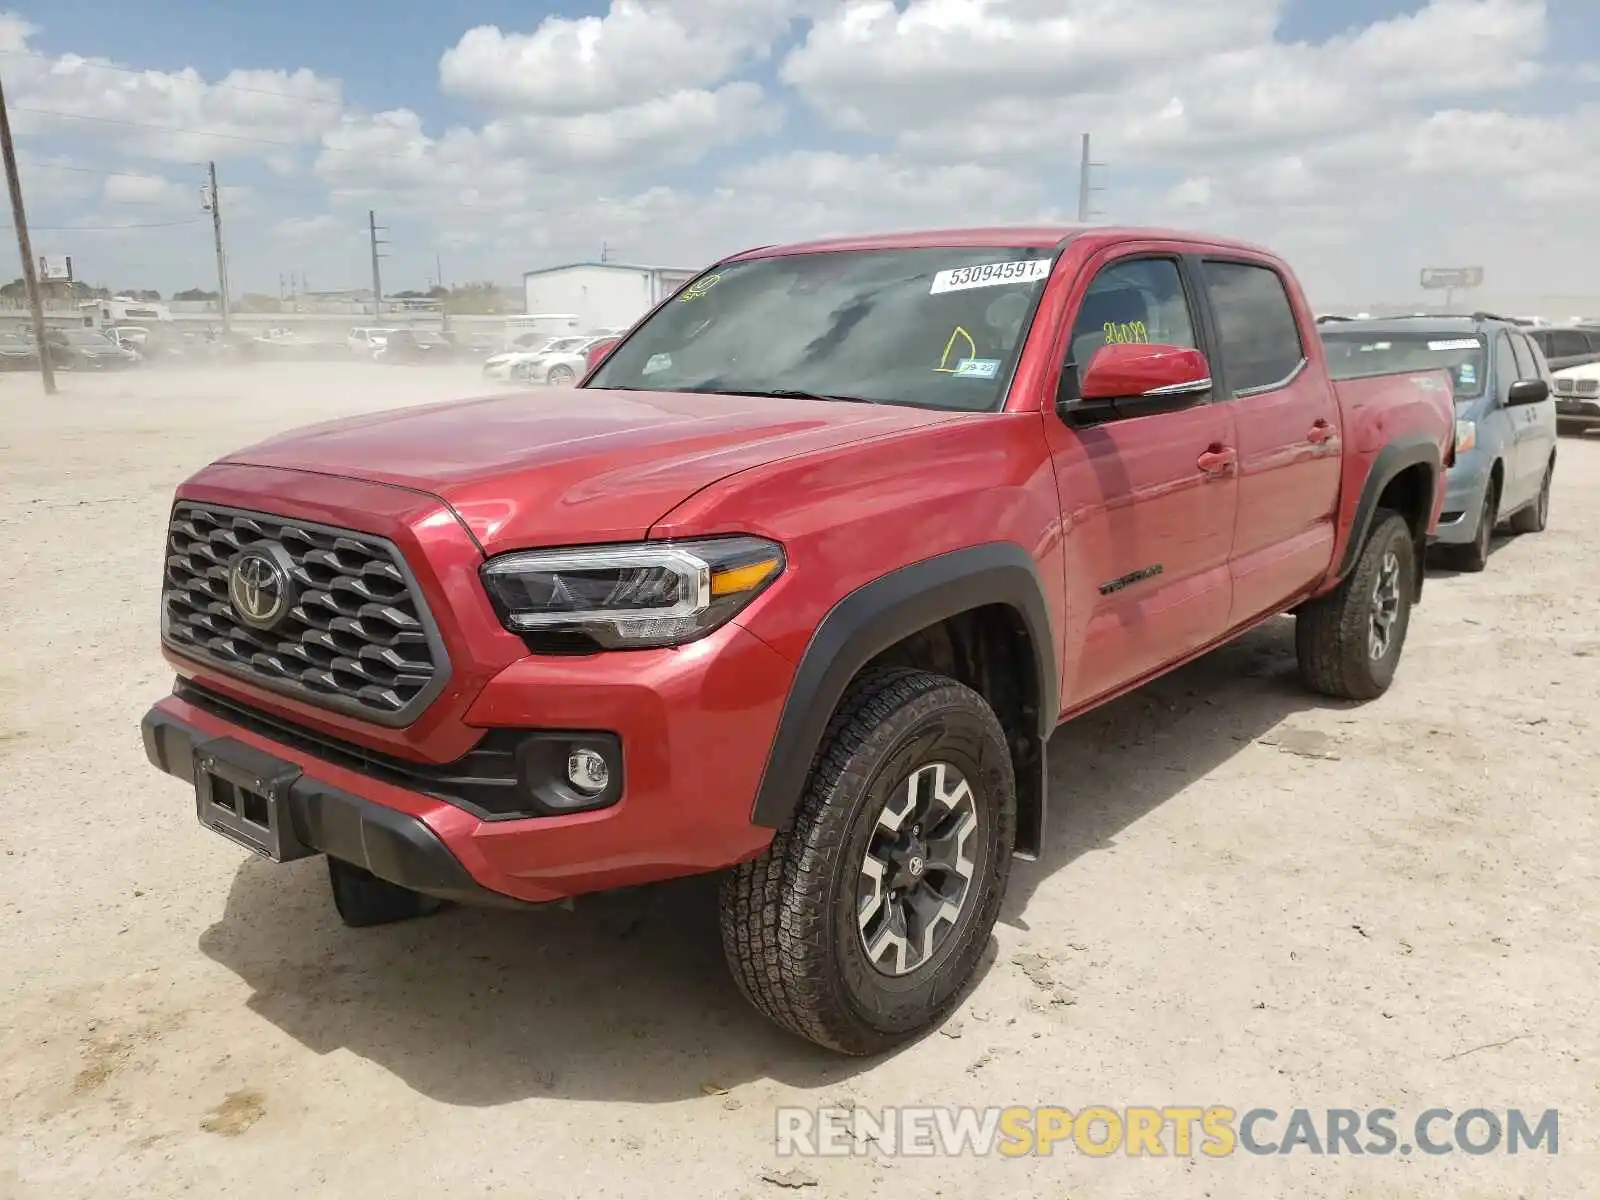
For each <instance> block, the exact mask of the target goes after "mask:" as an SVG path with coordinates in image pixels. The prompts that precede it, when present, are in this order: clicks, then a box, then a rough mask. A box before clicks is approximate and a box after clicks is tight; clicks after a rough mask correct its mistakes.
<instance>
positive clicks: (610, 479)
mask: <svg viewBox="0 0 1600 1200" xmlns="http://www.w3.org/2000/svg"><path fill="white" fill-rule="evenodd" d="M682 296H683V297H684V299H683V300H682V301H681V302H680V301H678V300H675V301H674V302H673V303H671V304H667V305H664V306H662V307H661V308H659V309H657V310H656V311H655V312H654V313H653V314H652V315H651V316H650V317H649V318H647V319H646V320H645V322H643V323H642V324H641V325H640V326H639V327H638V328H637V329H635V330H634V331H633V332H632V333H631V334H630V335H629V337H628V339H627V341H626V342H624V343H623V344H622V345H620V346H618V347H616V348H615V349H614V350H613V352H612V353H611V354H610V355H609V356H608V357H607V358H606V360H605V361H604V362H603V363H602V364H601V365H600V367H599V369H598V370H597V371H596V372H595V373H594V375H593V376H591V377H590V378H589V379H588V380H586V381H585V383H584V385H583V387H582V388H581V389H579V391H581V393H582V394H581V395H580V394H578V393H577V392H573V393H562V394H561V395H560V396H559V397H558V398H556V399H554V400H553V401H552V402H551V403H549V404H537V405H530V404H529V403H528V402H527V400H526V399H525V398H524V397H521V396H509V397H503V398H499V399H479V400H473V401H470V402H468V403H466V404H458V405H450V404H445V405H432V406H427V407H421V408H409V409H402V410H399V411H397V412H394V413H391V414H387V415H370V414H369V415H366V416H362V417H357V418H352V419H348V420H345V421H340V422H334V423H331V424H323V425H319V426H316V427H314V428H312V429H308V430H302V431H299V432H294V433H288V434H284V435H280V436H277V437H275V438H272V439H271V440H269V441H266V442H263V443H260V444H257V445H255V446H253V447H250V448H247V449H244V450H240V451H237V452H235V453H233V454H230V455H228V456H227V457H226V459H225V460H223V461H221V462H219V463H218V464H216V465H214V466H212V467H209V468H206V469H204V470H202V471H200V472H199V473H198V474H197V475H195V476H193V477H191V478H190V479H189V480H187V481H186V482H185V483H183V484H182V485H181V486H180V487H179V489H178V492H177V496H176V498H175V502H174V507H173V509H172V512H171V517H170V523H169V527H168V533H167V543H166V547H165V549H164V550H163V552H162V553H163V562H164V564H165V566H164V569H165V584H164V590H163V595H162V601H161V603H162V617H161V638H162V644H163V649H164V652H165V654H166V656H167V658H168V659H169V660H170V661H171V662H172V663H173V664H174V665H175V666H176V667H177V668H178V672H179V678H178V680H177V682H176V684H175V688H174V691H173V692H172V694H170V695H168V696H165V697H163V698H161V699H160V700H158V701H157V702H156V704H155V706H154V707H153V708H152V709H151V710H150V711H149V713H148V714H147V715H146V716H145V718H144V721H143V736H144V744H145V750H146V753H147V755H148V757H149V759H150V761H151V762H152V763H153V764H155V765H156V766H157V767H159V768H160V769H162V770H164V771H167V772H169V773H171V774H173V775H175V776H178V777H179V778H181V779H183V780H184V781H185V782H186V783H187V784H188V785H189V787H190V789H191V794H190V797H189V799H188V800H186V801H185V804H187V805H193V806H194V809H195V811H196V813H197V815H198V818H199V820H200V822H201V823H202V824H203V825H204V826H206V827H209V828H211V829H213V830H214V831H216V832H218V833H220V834H222V835H224V836H226V837H228V838H230V839H232V840H233V841H235V842H238V843H240V844H242V845H244V846H246V847H249V848H250V849H251V850H253V851H254V852H255V853H257V854H259V855H260V856H261V857H262V858H264V859H267V860H272V861H286V860H291V859H296V858H301V857H306V856H310V855H315V854H322V855H326V856H327V859H328V874H329V880H330V885H331V890H332V894H333V902H334V906H335V908H336V909H337V911H338V912H339V914H340V916H341V917H342V919H343V920H344V921H345V922H346V923H348V924H351V925H372V924H379V923H382V922H385V921H392V920H398V919H403V918H406V917H413V916H419V915H421V914H423V913H425V912H427V911H429V910H431V909H432V908H434V907H437V905H438V903H439V901H441V900H453V901H467V902H475V903H486V904H502V905H503V904H518V903H523V904H527V903H543V902H552V901H559V900H563V899H565V898H568V897H572V896H575V895H579V894H582V893H588V892H594V891H598V890H602V889H607V888H616V887H625V886H632V885H637V884H643V883H647V882H650V881H653V880H659V879H667V878H671V877H676V876H682V875H688V874H693V873H696V872H708V871H722V872H723V877H722V896H721V926H722V937H723V944H724V947H725V949H726V952H727V956H728V959H729V962H730V965H731V967H732V970H733V974H734V977H735V979H736V980H737V981H738V983H739V986H740V987H741V989H742V990H743V991H744V993H745V995H746V996H747V997H749V999H750V1000H751V1001H752V1002H753V1003H754V1004H755V1005H756V1006H757V1007H758V1008H760V1009H761V1010H762V1011H763V1012H765V1013H766V1014H768V1015H769V1016H770V1017H771V1018H772V1019H773V1020H774V1021H776V1022H777V1023H778V1024H780V1025H782V1026H784V1027H785V1028H787V1029H789V1030H791V1031H793V1032H795V1033H797V1034H799V1035H800V1036H802V1037H805V1038H809V1039H811V1040H812V1041H814V1042H816V1043H819V1044H821V1045H823V1046H826V1047H829V1048H831V1049H833V1050H835V1051H841V1052H844V1053H849V1054H867V1053H874V1052H878V1051H882V1050H884V1049H886V1048H887V1047H890V1046H893V1045H896V1044H898V1043H901V1042H904V1041H906V1040H907V1039H909V1038H912V1037H915V1036H917V1035H918V1034H919V1033H920V1032H922V1031H924V1030H926V1029H928V1028H929V1027H930V1025H931V1024H932V1023H934V1022H936V1021H938V1020H940V1019H941V1018H942V1017H943V1016H944V1014H946V1013H948V1012H949V1011H950V1009H951V1008H952V1007H953V1006H954V1005H955V1004H956V1003H957V1002H958V1001H959V999H960V997H961V995H962V994H963V988H965V987H966V986H967V984H968V983H969V981H970V979H971V978H972V976H973V973H974V971H975V969H976V968H977V966H978V964H979V962H980V960H981V959H982V958H983V956H984V955H985V954H986V953H987V948H988V946H989V943H990V932H991V929H992V927H993V925H994V923H995V918H996V916H997V914H998V913H999V911H1000V907H1001V903H1002V900H1003V897H1004V894H1005V890H1006V884H1007V880H1008V878H1009V876H1010V871H1011V864H1012V861H1013V859H1014V858H1015V857H1018V856H1021V857H1033V856H1036V855H1038V854H1040V853H1041V852H1042V847H1043V845H1044V820H1045V796H1046V795H1047V787H1046V777H1045V776H1046V757H1045V746H1046V742H1047V740H1048V739H1049V737H1050V735H1051V733H1052V732H1053V731H1054V730H1055V728H1056V727H1057V725H1058V724H1059V723H1060V722H1061V721H1063V720H1065V719H1068V718H1071V717H1073V716H1076V715H1078V714H1080V713H1083V712H1086V711H1088V710H1090V709H1092V708H1094V707H1095V706H1097V705H1100V704H1102V703H1104V702H1106V701H1107V700H1109V699H1110V698H1112V697H1115V696H1117V695H1119V694H1121V693H1124V692H1127V691H1129V690H1131V689H1132V688H1135V687H1137V686H1139V685H1140V684H1142V683H1144V682H1145V681H1147V680H1149V679H1151V678H1154V677H1155V676H1157V675H1160V674H1162V673H1163V672H1165V671H1168V670H1170V669H1172V668H1173V667H1175V666H1177V665H1178V664H1180V663H1183V662H1186V661H1188V660H1190V659H1192V658H1194V657H1195V656H1197V655H1199V654H1202V653H1204V652H1205V651H1206V650H1208V649H1210V648H1212V647H1214V646H1217V645H1219V644H1221V643H1223V642H1224V641H1226V640H1228V639H1229V638H1231V637H1234V636H1235V635H1237V634H1239V633H1241V632H1243V631H1245V630H1248V629H1252V628H1254V627H1256V626H1258V625H1260V624H1261V623H1263V622H1265V621H1267V620H1270V619H1272V618H1274V617H1275V616H1277V615H1278V614H1281V613H1285V612H1292V613H1294V614H1296V623H1297V630H1296V635H1295V637H1296V646H1297V651H1298V656H1299V662H1300V669H1301V672H1302V674H1303V676H1304V677H1305V680H1306V682H1307V683H1308V685H1309V686H1310V687H1311V688H1312V689H1314V690H1316V691H1318V692H1321V693H1323V694H1326V695H1330V696H1336V697H1342V698H1345V699H1355V700H1363V699H1370V698H1372V697H1374V696H1377V695H1379V694H1381V693H1383V692H1384V691H1385V690H1386V689H1387V688H1388V687H1389V685H1390V682H1391V681H1392V679H1393V678H1394V675H1395V671H1396V669H1397V667H1398V665H1399V663H1400V657H1401V652H1402V648H1403V646H1404V644H1405V640H1406V634H1407V631H1408V629H1409V625H1410V621H1411V616H1412V608H1413V605H1414V604H1415V603H1416V602H1417V601H1418V600H1419V599H1420V597H1421V593H1422V586H1423V575H1422V561H1421V560H1422V551H1423V547H1424V543H1425V539H1426V537H1427V535H1428V534H1429V532H1430V531H1431V530H1432V529H1433V528H1434V526H1435V523H1436V520H1437V516H1438V513H1439V507H1440V504H1441V502H1442V501H1443V498H1444V469H1445V467H1446V465H1447V464H1448V462H1449V460H1450V455H1451V453H1452V449H1453V444H1454V443H1453V434H1454V412H1453V410H1452V405H1451V398H1450V378H1449V375H1448V374H1447V373H1446V372H1445V371H1444V370H1442V369H1431V370H1430V369H1424V368H1418V367H1414V366H1411V365H1409V364H1408V365H1404V366H1401V367H1399V368H1397V369H1396V370H1395V371H1394V372H1392V373H1389V374H1383V375H1371V376H1367V377H1363V378H1358V379H1349V380H1342V381H1338V382H1332V381H1330V379H1329V376H1328V372H1327V369H1326V364H1325V355H1324V350H1323V346H1322V343H1321V341H1320V340H1319V339H1318V337H1317V332H1316V327H1315V326H1314V325H1313V323H1312V316H1311V312H1310V310H1309V308H1308V307H1307V306H1306V301H1305V298H1304V296H1303V294H1302V292H1301V289H1300V287H1299V285H1298V284H1297V282H1296V281H1295V279H1294V276H1293V275H1292V274H1291V273H1290V271H1289V268H1288V267H1287V266H1286V265H1285V264H1284V263H1283V262H1282V261H1281V260H1279V259H1278V258H1277V257H1275V256H1273V255H1272V254H1270V253H1268V252H1266V251H1263V250H1259V249H1256V248H1254V247H1251V246H1247V245H1244V244H1242V243H1237V242H1232V241H1225V240H1222V239H1216V238H1210V237H1201V236H1192V237H1188V236H1184V235H1179V234H1174V233H1170V232H1161V231H1145V230H1137V229H1117V228H1099V227H1092V228H1083V227H1073V228H1066V229H1059V230H1042V229H1025V230H1018V229H1002V230H969V231H955V232H952V231H948V230H946V231H940V232H936V233H926V234H900V235H897V236H894V237H889V238H882V239H851V240H839V241H835V242H824V243H811V244H809V245H804V246H792V247H765V248H762V249H758V250H752V251H748V252H746V253H744V254H740V255H735V256H733V257H731V258H729V259H726V260H724V261H722V262H720V263H717V264H716V265H715V266H714V267H713V268H712V269H711V270H710V271H709V272H707V273H706V274H703V275H701V276H700V277H698V278H697V279H696V280H695V281H694V282H693V283H692V284H691V285H690V286H689V287H688V288H687V289H686V290H685V291H684V292H683V293H682ZM219 568H221V569H220V570H219ZM262 647H267V650H266V651H263V649H262ZM1213 816H1214V818H1216V819H1222V820H1226V819H1227V817H1226V814H1213ZM292 878H295V879H298V878H301V876H298V875H296V876H294V877H292ZM266 915H267V914H263V916H264V917H265V916H266Z"/></svg>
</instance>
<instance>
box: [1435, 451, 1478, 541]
mask: <svg viewBox="0 0 1600 1200" xmlns="http://www.w3.org/2000/svg"><path fill="white" fill-rule="evenodd" d="M1488 486H1489V464H1488V462H1487V461H1486V460H1484V459H1482V458H1480V457H1479V456H1478V454H1477V453H1476V452H1475V451H1469V452H1467V453H1466V454H1464V455H1462V456H1461V457H1460V458H1458V459H1457V460H1456V465H1455V466H1453V467H1451V468H1450V469H1449V470H1448V471H1447V472H1446V473H1445V491H1444V508H1443V510H1442V511H1441V512H1440V514H1439V526H1438V528H1437V529H1436V530H1435V531H1434V535H1433V538H1432V541H1433V542H1435V543H1438V544H1440V545H1444V546H1466V545H1470V544H1471V543H1472V540H1473V539H1474V538H1476V537H1477V536H1478V516H1479V514H1480V513H1481V512H1482V511H1483V495H1484V489H1486V488H1487V487H1488Z"/></svg>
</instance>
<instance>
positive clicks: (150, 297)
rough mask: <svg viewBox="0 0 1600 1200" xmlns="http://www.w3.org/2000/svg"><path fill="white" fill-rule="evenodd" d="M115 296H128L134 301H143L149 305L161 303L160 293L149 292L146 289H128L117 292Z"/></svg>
mask: <svg viewBox="0 0 1600 1200" xmlns="http://www.w3.org/2000/svg"><path fill="white" fill-rule="evenodd" d="M117 294H118V295H119V296H130V297H132V298H133V299H135V300H144V301H146V302H147V303H150V304H159V303H160V302H161V293H160V292H155V291H151V290H150V289H148V288H129V289H128V290H127V291H125V292H118V293H117Z"/></svg>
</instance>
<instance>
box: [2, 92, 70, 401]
mask: <svg viewBox="0 0 1600 1200" xmlns="http://www.w3.org/2000/svg"><path fill="white" fill-rule="evenodd" d="M0 155H3V156H4V158H5V164H6V186H7V187H8V188H10V189H11V223H12V225H14V226H15V227H16V230H17V251H18V253H20V254H21V255H22V282H23V286H24V287H26V288H27V290H28V307H29V309H31V310H32V312H33V336H34V338H35V339H37V341H38V343H39V377H40V378H41V379H42V380H44V394H45V395H46V396H54V395H55V394H56V373H55V371H54V370H52V369H51V366H50V347H49V346H47V345H45V340H44V301H43V299H41V298H40V296H39V276H38V274H37V272H35V270H34V266H33V243H32V242H31V241H29V240H28V215H27V212H26V211H25V210H24V209H23V207H22V180H21V179H19V178H18V177H17V151H16V148H15V147H14V146H13V145H12V144H11V116H10V114H9V113H8V112H7V111H6V93H5V89H4V88H0Z"/></svg>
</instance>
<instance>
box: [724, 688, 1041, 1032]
mask: <svg viewBox="0 0 1600 1200" xmlns="http://www.w3.org/2000/svg"><path fill="white" fill-rule="evenodd" d="M1016 811H1017V810H1016V787H1015V782H1014V779H1013V776H1012V768H1011V755H1010V751H1009V748H1008V746H1007V742H1006V736H1005V731H1004V730H1003V729H1002V728H1001V726H1000V722H999V720H998V719H996V717H995V715H994V712H993V711H992V710H991V709H990V707H989V705H988V704H987V703H985V701H984V699H983V697H982V696H980V695H978V694H977V693H976V692H974V691H973V690H972V689H970V688H968V687H965V686H964V685H962V684H960V683H957V682H956V681H955V680H952V679H948V678H945V677H943V676H939V675H933V674H930V673H928V672H925V671H914V670H905V669H893V670H881V671H873V672H870V673H868V674H866V675H864V676H862V677H861V678H860V679H859V680H857V681H856V682H855V683H854V684H853V685H852V686H851V688H850V690H849V691H848V692H847V693H846V695H845V698H844V700H843V701H842V702H841V704H840V706H839V709H838V711H837V712H836V713H835V714H834V716H833V720H832V721H831V723H830V724H829V727H828V732H827V734H826V736H825V738H824V740H823V744H822V746H821V748H820V749H819V751H818V754H817V758H816V761H815V764H814V766H813V768H812V774H811V778H810V780H809V783H808V786H807V788H806V792H805V795H804V796H803V797H802V799H801V802H800V807H799V810H798V811H797V812H796V814H795V818H794V824H793V827H792V828H791V829H789V830H785V831H782V832H780V833H778V834H777V835H776V836H775V837H774V838H773V840H772V844H771V845H770V846H769V847H768V848H767V850H766V851H765V852H764V853H763V854H762V855H761V856H760V857H759V858H757V859H755V860H754V861H752V862H748V863H744V864H741V865H740V866H738V867H736V868H734V869H733V871H731V872H730V873H729V875H728V877H727V879H726V880H725V882H724V884H723V889H722V941H723V946H724V948H725V950H726V952H727V956H728V962H729V965H730V966H731V968H732V970H733V975H734V978H735V980H736V981H737V982H738V984H739V988H740V990H741V991H743V992H744V994H745V996H746V997H747V998H748V999H749V1000H750V1001H751V1003H753V1004H754V1005H755V1006H756V1007H757V1008H759V1009H760V1010H761V1011H762V1012H764V1013H765V1014H766V1015H767V1016H768V1017H770V1018H771V1019H772V1020H773V1021H775V1022H777V1023H778V1024H779V1025H781V1026H783V1027H784V1028H786V1029H788V1030H790V1031H792V1032H794V1033H797V1034H799V1035H800V1036H801V1037H804V1038H808V1039H810V1040H811V1041H813V1042H816V1043H817V1044H819V1045H821V1046H825V1047H827V1048H829V1049H832V1050H837V1051H841V1052H843V1053H846V1054H872V1053H876V1052H878V1051H882V1050H886V1049H888V1048H890V1047H892V1046H894V1045H896V1044H898V1043H900V1042H904V1041H907V1040H909V1039H910V1038H912V1037H915V1036H916V1035H917V1034H919V1033H922V1032H923V1031H925V1030H927V1029H928V1028H930V1027H931V1026H932V1025H934V1024H935V1023H937V1021H938V1020H939V1019H940V1018H941V1017H942V1016H943V1015H944V1014H945V1013H946V1012H948V1011H949V1010H950V1008H951V1007H953V1006H954V1004H955V1003H956V1001H957V1000H958V998H959V996H960V992H961V989H962V988H963V987H964V986H965V985H966V983H967V982H968V981H969V980H970V979H971V977H972V974H973V972H974V970H976V968H977V965H978V961H979V958H980V957H981V956H982V954H983V951H984V948H985V946H986V945H987V943H988V938H989V933H990V931H991V930H992V929H993V927H994V922H995V918H996V917H997V916H998V914H999V911H1000V901H1001V898H1002V897H1003V895H1004V892H1005V886H1006V881H1007V878H1008V877H1009V874H1010V869H1011V848H1012V843H1013V840H1014V837H1015V831H1016Z"/></svg>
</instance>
